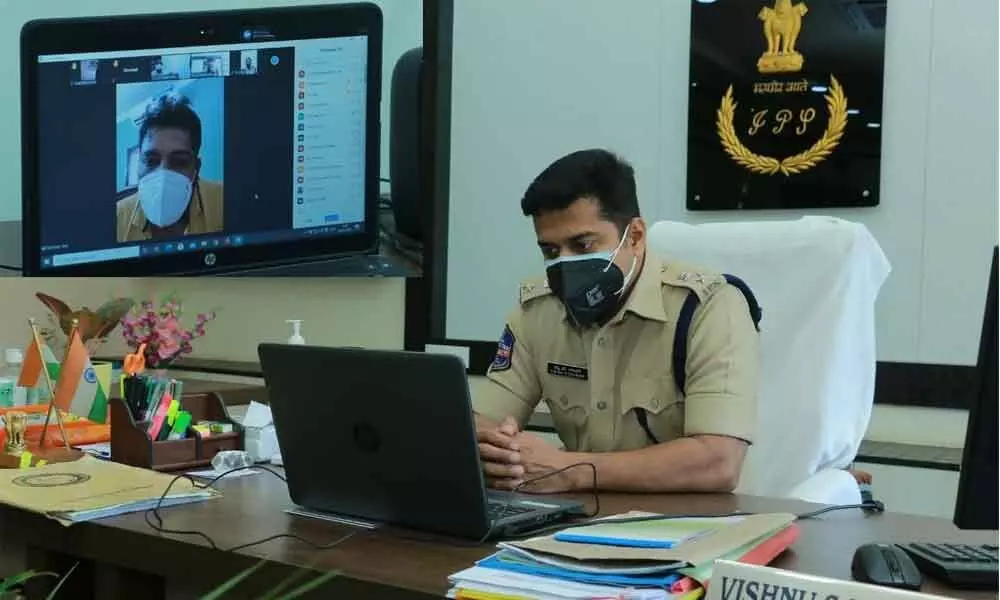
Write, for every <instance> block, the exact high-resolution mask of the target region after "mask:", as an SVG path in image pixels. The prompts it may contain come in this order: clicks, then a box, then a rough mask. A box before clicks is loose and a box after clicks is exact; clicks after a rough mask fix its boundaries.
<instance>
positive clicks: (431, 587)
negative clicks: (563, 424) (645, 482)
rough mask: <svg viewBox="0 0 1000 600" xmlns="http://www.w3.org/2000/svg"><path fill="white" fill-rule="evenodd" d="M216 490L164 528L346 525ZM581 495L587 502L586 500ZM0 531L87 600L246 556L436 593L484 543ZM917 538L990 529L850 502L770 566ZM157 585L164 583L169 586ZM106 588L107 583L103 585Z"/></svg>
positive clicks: (103, 527)
mask: <svg viewBox="0 0 1000 600" xmlns="http://www.w3.org/2000/svg"><path fill="white" fill-rule="evenodd" d="M220 488H221V489H222V490H223V491H224V496H223V497H222V498H220V499H217V500H213V501H210V502H205V503H201V504H197V505H191V506H183V507H174V508H169V509H165V510H164V511H163V515H164V520H165V527H168V528H171V529H179V530H189V531H201V532H203V533H205V534H207V535H209V536H211V537H212V538H213V539H214V541H215V542H216V543H217V544H218V545H219V546H220V547H221V548H229V547H233V546H236V545H239V544H243V543H246V542H250V541H254V540H257V539H261V538H265V537H268V536H271V535H275V534H279V533H295V534H297V535H300V536H303V537H307V538H309V539H311V540H313V541H315V542H317V543H328V542H330V541H332V540H335V539H337V538H339V537H341V536H342V535H344V534H345V533H347V532H349V531H351V529H350V528H348V527H346V526H343V525H338V524H334V523H327V522H322V521H315V520H309V519H302V518H296V517H291V516H289V515H286V514H285V513H283V512H282V510H283V509H284V508H287V507H289V506H290V502H289V499H288V494H287V490H286V488H285V485H284V483H282V482H281V481H280V480H279V479H277V478H276V477H274V476H272V475H271V474H269V473H261V474H257V475H253V476H249V477H244V478H240V479H234V480H229V481H224V482H222V484H221V486H220ZM414 493H419V490H414ZM581 499H583V500H585V501H591V500H588V499H587V498H586V497H581ZM601 506H602V509H603V510H602V512H604V513H615V512H623V511H625V510H628V509H643V510H653V511H662V512H666V513H674V514H681V513H683V514H690V513H702V514H712V513H722V512H729V511H733V510H746V511H756V512H767V511H789V512H795V513H800V512H804V511H807V510H810V509H812V508H814V506H813V505H809V504H805V503H802V502H796V501H789V500H775V499H765V498H755V497H740V496H730V495H693V494H692V495H672V496H671V495H661V496H652V495H650V496H630V495H620V494H604V495H602V496H601ZM0 533H2V536H3V538H4V542H5V543H6V544H7V545H9V544H10V543H11V542H13V541H15V540H16V541H17V542H18V543H20V544H22V545H23V546H25V547H27V554H28V557H29V558H28V564H29V566H31V567H32V568H43V567H49V566H57V565H54V564H52V561H53V560H57V559H58V556H59V555H69V556H72V557H77V558H78V559H84V560H86V561H93V562H92V564H91V563H88V564H86V565H85V567H84V569H83V570H82V571H81V572H79V573H80V574H79V576H76V578H77V579H78V580H87V585H86V586H84V587H87V588H88V589H87V590H86V591H83V590H76V591H74V593H73V594H69V595H67V596H65V597H68V598H74V599H75V598H85V597H88V596H87V593H88V592H89V591H90V590H91V589H93V588H92V586H91V584H90V581H91V580H90V579H87V578H88V577H93V578H96V579H101V580H102V581H104V584H97V585H99V586H101V585H103V587H102V588H101V589H102V591H100V592H96V595H95V596H89V597H98V598H101V600H105V599H108V598H116V597H121V598H133V597H142V598H144V599H145V598H148V599H153V598H163V597H164V589H165V587H170V588H172V589H177V588H180V589H182V590H183V591H184V592H185V594H180V596H179V597H197V595H198V594H200V593H204V592H205V591H206V590H207V589H209V588H211V587H213V586H214V585H217V584H218V583H220V582H222V581H224V580H225V579H227V578H228V577H230V576H231V575H232V574H235V573H236V572H237V571H239V570H241V569H243V568H246V567H248V566H250V565H252V564H253V563H254V562H255V560H256V558H255V557H263V558H266V559H268V560H270V561H273V562H274V563H275V565H274V567H273V568H272V569H270V571H269V572H268V573H265V574H263V575H261V577H262V578H267V579H269V580H276V579H275V578H277V577H281V576H283V575H287V574H288V573H289V572H290V569H291V568H292V567H298V566H306V567H310V568H315V569H317V570H323V571H326V570H335V571H339V572H340V573H341V574H342V576H341V577H339V578H337V579H335V580H334V581H333V582H332V583H331V584H330V585H329V586H328V588H325V591H324V592H323V595H318V596H316V597H324V598H327V597H338V598H366V599H367V598H374V599H382V598H384V599H396V598H430V597H441V596H443V594H444V593H445V591H446V590H447V588H448V583H447V576H448V575H449V574H451V573H453V572H456V571H459V570H461V569H462V568H465V567H467V566H470V565H471V564H472V563H473V562H474V561H475V560H477V559H479V558H482V557H484V556H486V555H487V554H489V553H490V552H491V551H492V549H491V547H490V546H471V545H466V544H462V545H456V544H453V543H452V544H450V543H448V542H447V541H444V540H442V539H440V538H433V537H431V536H424V535H421V534H415V533H410V532H399V531H395V532H394V531H383V532H367V531H361V532H359V533H357V534H356V535H355V537H353V538H351V539H349V540H348V541H346V542H344V543H343V544H341V545H339V546H337V547H335V548H332V549H329V550H316V549H314V548H312V547H310V546H308V545H306V544H303V543H301V542H298V541H294V540H288V539H281V540H275V541H272V542H268V543H266V544H262V545H259V546H255V547H253V548H249V549H247V550H244V551H240V552H238V553H229V552H224V551H219V550H212V549H210V548H209V547H208V545H207V543H206V542H205V541H204V540H201V539H200V538H198V537H196V536H171V535H161V534H158V533H156V532H154V531H153V530H152V529H151V528H150V527H149V526H148V525H147V524H146V521H145V519H144V517H143V515H142V514H134V515H126V516H123V517H118V518H115V519H110V520H106V521H102V522H100V523H87V524H80V525H74V526H72V527H69V528H64V527H62V526H61V525H58V524H56V523H55V522H53V521H50V520H47V519H44V518H42V517H39V516H36V515H32V514H29V513H25V512H22V511H19V510H15V509H10V508H0ZM919 539H930V540H940V541H964V542H981V543H985V542H989V541H992V542H993V543H995V542H996V539H997V534H996V532H992V533H990V532H980V533H972V532H960V531H958V530H957V529H956V528H955V527H954V526H953V525H952V524H951V523H949V522H947V521H943V520H940V519H930V518H924V517H917V516H909V515H894V514H883V515H875V516H866V515H864V514H863V513H861V511H857V510H849V511H840V512H834V513H829V514H827V515H824V516H822V517H819V518H818V519H814V520H809V521H803V522H802V536H801V538H800V539H799V541H798V542H797V543H796V544H795V545H794V546H793V547H792V549H791V550H790V551H789V552H788V553H786V555H785V556H783V557H782V558H781V559H779V561H778V562H777V563H776V566H779V567H782V568H787V569H793V570H796V571H802V572H806V573H813V574H818V575H826V576H830V577H837V578H849V576H850V559H851V556H852V554H853V552H854V549H855V548H856V547H857V546H858V545H860V544H863V543H866V542H872V541H889V542H892V541H913V540H919ZM73 560H76V559H73ZM39 561H41V562H44V563H45V564H39ZM109 573H110V574H109ZM108 581H113V583H108ZM164 582H169V586H166V585H165V583H164ZM78 583H81V581H78ZM112 589H113V590H114V591H113V592H112V591H109V590H112ZM260 589H266V588H264V587H261V588H260ZM924 590H925V591H934V592H938V593H943V594H945V595H949V596H953V597H956V598H976V599H978V598H996V594H995V593H976V592H972V593H969V592H958V591H949V590H947V588H944V587H943V586H941V585H940V584H937V583H936V582H933V581H928V582H927V583H926V584H925V585H924ZM138 594H141V595H138ZM186 594H190V595H189V596H188V595H186ZM234 597H238V596H234Z"/></svg>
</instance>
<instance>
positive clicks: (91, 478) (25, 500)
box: [0, 456, 217, 524]
mask: <svg viewBox="0 0 1000 600" xmlns="http://www.w3.org/2000/svg"><path fill="white" fill-rule="evenodd" d="M174 479H175V477H174V476H173V475H165V474H163V473H157V472H155V471H150V470H147V469H139V468H137V467H130V466H126V465H120V464H117V463H113V462H110V461H104V460H99V459H96V458H93V457H91V456H84V457H83V458H81V459H79V460H76V461H73V462H65V463H49V464H47V465H45V466H42V467H33V468H30V469H0V504H7V505H9V506H16V507H17V508H20V509H23V510H26V511H29V512H33V513H38V514H42V515H45V516H47V517H52V518H55V519H57V520H59V521H60V522H62V523H64V524H68V522H67V521H66V520H65V519H64V518H61V517H64V516H65V515H67V514H68V513H74V512H77V511H85V510H95V509H102V508H107V507H110V506H115V505H120V504H128V503H131V502H138V501H142V500H150V499H158V498H159V497H160V496H162V495H163V492H164V491H165V490H166V489H167V486H170V484H171V482H172V481H174ZM199 492H200V493H206V492H208V493H210V494H211V495H212V496H215V495H217V492H215V491H212V490H206V489H203V488H196V487H195V486H194V484H192V483H191V482H190V481H188V480H187V479H179V480H177V481H176V482H174V484H173V485H172V486H171V487H170V496H175V495H184V494H191V493H199Z"/></svg>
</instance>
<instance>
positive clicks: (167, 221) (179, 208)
mask: <svg viewBox="0 0 1000 600" xmlns="http://www.w3.org/2000/svg"><path fill="white" fill-rule="evenodd" d="M190 202H191V180H190V179H188V178H187V177H185V176H184V175H182V174H180V173H178V172H176V171H171V170H170V169H166V168H163V167H160V168H159V169H156V170H155V171H152V172H150V173H148V174H147V175H146V176H145V177H143V178H142V179H140V180H139V204H140V205H141V206H142V212H143V213H145V215H146V218H147V219H149V222H150V223H152V224H153V225H155V226H157V227H169V226H170V225H173V224H174V223H176V222H177V221H179V220H180V218H181V215H183V214H184V211H185V210H187V207H188V204H189V203H190Z"/></svg>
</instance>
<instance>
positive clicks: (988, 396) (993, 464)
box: [954, 246, 1000, 530]
mask: <svg viewBox="0 0 1000 600" xmlns="http://www.w3.org/2000/svg"><path fill="white" fill-rule="evenodd" d="M997 326H998V323H997V248H996V247H995V246H994V248H993V266H992V268H991V269H990V283H989V288H988V290H987V292H986V311H985V313H984V315H983V329H982V334H981V335H980V337H979V360H978V362H977V365H976V369H977V371H978V375H979V377H978V382H977V383H978V384H979V389H978V391H977V392H978V393H977V395H976V396H975V400H974V403H973V405H972V407H971V409H970V410H969V425H968V430H967V432H966V436H965V450H964V451H963V453H962V470H961V473H960V474H959V480H958V497H957V499H956V501H955V519H954V522H955V525H956V526H957V527H959V528H961V529H987V530H994V529H997V513H998V511H1000V508H998V504H1000V500H998V492H997V488H998V479H997V472H998V466H997V464H998V461H997V455H998V454H1000V448H998V446H997V418H998V416H997V403H998V401H997V361H998V360H1000V358H998V356H997Z"/></svg>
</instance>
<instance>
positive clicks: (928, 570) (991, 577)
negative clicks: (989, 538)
mask: <svg viewBox="0 0 1000 600" xmlns="http://www.w3.org/2000/svg"><path fill="white" fill-rule="evenodd" d="M898 546H899V547H900V548H902V549H903V551H904V552H906V553H907V554H909V555H910V558H912V559H913V562H914V563H916V565H917V568H918V569H920V570H921V571H922V572H923V573H924V574H926V575H929V576H931V577H933V578H935V579H938V580H941V581H944V582H945V583H948V584H949V585H951V586H953V587H961V588H966V589H983V590H990V589H996V588H997V547H996V546H993V545H989V544H982V545H972V544H936V543H931V542H925V543H912V544H898Z"/></svg>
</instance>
